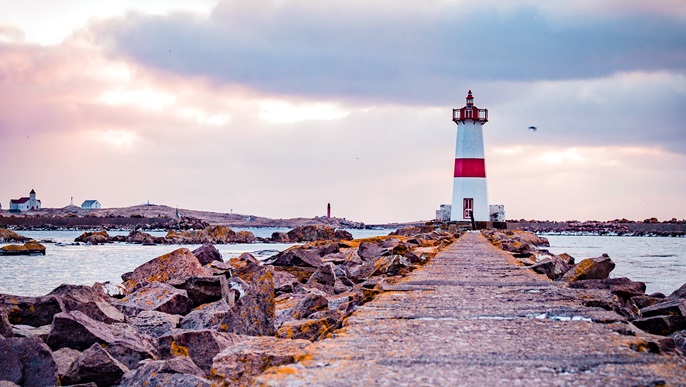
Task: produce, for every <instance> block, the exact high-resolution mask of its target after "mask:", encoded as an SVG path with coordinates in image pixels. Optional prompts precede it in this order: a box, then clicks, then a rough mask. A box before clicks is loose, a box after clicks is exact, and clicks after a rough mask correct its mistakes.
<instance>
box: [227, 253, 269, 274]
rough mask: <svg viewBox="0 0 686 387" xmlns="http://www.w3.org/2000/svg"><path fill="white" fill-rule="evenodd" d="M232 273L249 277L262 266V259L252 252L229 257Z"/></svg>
mask: <svg viewBox="0 0 686 387" xmlns="http://www.w3.org/2000/svg"><path fill="white" fill-rule="evenodd" d="M229 263H230V264H231V269H232V271H231V272H232V274H233V275H234V276H236V277H240V278H242V279H244V280H245V279H247V278H249V277H250V275H252V273H253V272H254V271H255V270H258V269H259V268H260V266H261V263H260V261H259V260H258V259H257V258H255V257H254V256H253V255H252V254H250V253H243V254H241V255H240V256H238V257H233V258H230V259H229Z"/></svg>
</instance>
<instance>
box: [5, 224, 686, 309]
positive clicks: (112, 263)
mask: <svg viewBox="0 0 686 387" xmlns="http://www.w3.org/2000/svg"><path fill="white" fill-rule="evenodd" d="M234 230H236V231H240V230H247V231H250V232H252V233H253V234H255V236H259V237H269V236H271V234H272V233H273V232H275V231H282V232H286V231H289V229H287V228H254V229H239V228H236V229H234ZM348 231H350V232H351V233H352V234H353V237H355V238H364V237H370V236H376V235H388V233H389V232H390V230H348ZM82 233H83V232H82V231H22V232H20V234H22V235H25V236H27V237H30V238H34V239H38V240H41V239H52V240H54V241H55V242H62V243H71V242H73V241H74V238H76V237H77V236H79V235H81V234H82ZM109 234H110V235H127V234H128V231H111V232H109ZM150 234H153V235H156V236H164V235H165V234H166V233H165V232H151V233H150ZM546 237H547V238H548V239H549V240H550V248H549V250H550V251H551V252H552V253H555V254H559V253H568V254H570V255H572V256H573V257H574V258H576V261H577V262H579V261H580V260H581V259H583V258H589V257H597V256H600V255H601V254H603V253H606V254H608V255H609V256H610V257H611V258H612V260H613V261H614V262H615V264H616V267H615V269H614V271H613V272H612V274H611V275H612V277H629V278H631V279H632V280H634V281H643V282H645V283H646V285H647V292H648V293H652V292H662V293H665V294H669V293H671V292H673V291H674V290H675V289H676V288H678V287H679V286H681V285H682V284H683V283H685V282H686V238H662V237H620V236H566V235H565V236H559V235H546ZM198 246H199V245H183V246H182V245H158V246H141V245H134V244H126V243H114V244H107V245H98V246H83V245H82V246H58V245H56V244H52V243H50V244H46V248H47V255H45V256H42V255H39V256H28V257H27V256H18V257H8V256H0V293H10V294H18V295H32V296H36V295H43V294H46V293H48V292H50V291H51V290H52V289H54V288H55V287H57V286H59V285H60V284H63V283H72V284H83V285H92V284H93V283H95V282H105V281H111V282H113V283H119V282H121V277H120V276H121V274H122V273H126V272H128V271H132V270H133V269H135V268H136V267H138V266H139V265H141V264H143V263H145V262H147V261H149V260H151V259H153V258H155V257H158V256H160V255H162V254H165V253H168V252H170V251H172V250H175V249H177V248H179V247H187V248H189V249H191V250H192V249H195V248H197V247H198ZM290 246H292V244H284V243H278V244H233V245H216V247H217V249H218V250H219V252H221V254H222V257H223V258H224V259H225V260H227V259H229V258H231V257H237V256H239V255H240V254H241V253H244V252H250V253H252V254H253V255H255V256H256V257H258V258H259V259H265V258H267V257H269V256H271V255H274V254H276V253H277V252H279V251H282V250H285V249H286V248H288V247H290Z"/></svg>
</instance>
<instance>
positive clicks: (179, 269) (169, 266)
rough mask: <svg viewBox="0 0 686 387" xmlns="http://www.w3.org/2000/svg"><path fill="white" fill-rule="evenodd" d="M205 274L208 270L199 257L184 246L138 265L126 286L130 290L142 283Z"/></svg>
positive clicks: (182, 278) (181, 278) (183, 278)
mask: <svg viewBox="0 0 686 387" xmlns="http://www.w3.org/2000/svg"><path fill="white" fill-rule="evenodd" d="M205 275H206V271H205V269H203V267H202V265H201V264H200V262H198V258H196V257H195V255H193V253H191V251H190V250H188V249H187V248H185V247H184V248H180V249H177V250H174V251H172V252H170V253H167V254H164V255H162V256H159V257H157V258H154V259H152V260H150V261H148V262H146V263H144V264H142V265H140V266H138V267H137V268H136V269H135V270H134V271H133V273H131V275H130V276H129V277H128V280H127V281H126V282H125V283H124V286H125V287H126V289H127V290H128V291H133V290H134V289H135V288H136V286H137V285H140V284H145V283H150V282H167V281H169V280H174V279H176V280H181V281H183V280H185V279H187V278H189V277H193V276H197V277H203V276H205Z"/></svg>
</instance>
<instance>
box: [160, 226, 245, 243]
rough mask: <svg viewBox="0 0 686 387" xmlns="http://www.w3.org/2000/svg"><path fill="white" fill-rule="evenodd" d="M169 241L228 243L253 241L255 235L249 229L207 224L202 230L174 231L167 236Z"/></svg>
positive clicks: (166, 238)
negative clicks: (237, 230) (234, 229)
mask: <svg viewBox="0 0 686 387" xmlns="http://www.w3.org/2000/svg"><path fill="white" fill-rule="evenodd" d="M165 240H166V241H167V243H176V244H226V243H252V242H254V241H255V240H256V238H255V236H254V235H252V233H251V232H249V231H239V232H238V233H237V232H235V231H233V230H232V229H230V228H228V227H226V226H207V227H205V228H204V229H202V230H188V231H173V230H170V231H168V232H167V235H166V236H165Z"/></svg>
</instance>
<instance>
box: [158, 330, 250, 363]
mask: <svg viewBox="0 0 686 387" xmlns="http://www.w3.org/2000/svg"><path fill="white" fill-rule="evenodd" d="M238 341H239V338H238V336H236V335H233V334H230V333H224V332H217V331H215V330H211V329H202V330H187V329H175V330H173V331H171V332H169V333H167V334H166V335H164V336H161V337H159V338H158V342H157V343H158V344H157V345H158V348H159V350H160V358H161V359H170V358H172V357H175V356H188V357H190V358H191V360H193V363H195V364H196V365H197V366H198V367H199V368H200V369H201V370H202V371H203V372H205V373H209V372H210V369H211V368H212V358H214V356H215V355H217V354H218V353H219V352H221V351H222V350H224V349H225V348H227V347H229V346H231V345H234V344H235V343H237V342H238Z"/></svg>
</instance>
